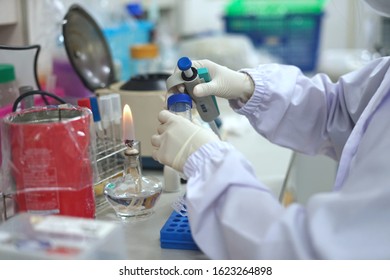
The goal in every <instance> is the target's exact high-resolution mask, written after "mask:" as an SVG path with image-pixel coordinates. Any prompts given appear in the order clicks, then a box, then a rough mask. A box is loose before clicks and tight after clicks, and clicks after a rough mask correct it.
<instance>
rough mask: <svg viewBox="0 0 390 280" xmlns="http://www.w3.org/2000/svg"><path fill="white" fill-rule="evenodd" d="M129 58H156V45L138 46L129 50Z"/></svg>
mask: <svg viewBox="0 0 390 280" xmlns="http://www.w3.org/2000/svg"><path fill="white" fill-rule="evenodd" d="M130 53H131V57H132V58H136V59H143V58H156V57H157V56H158V46H157V45H156V44H138V45H133V46H132V47H131V49H130Z"/></svg>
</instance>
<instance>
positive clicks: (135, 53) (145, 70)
mask: <svg viewBox="0 0 390 280" xmlns="http://www.w3.org/2000/svg"><path fill="white" fill-rule="evenodd" d="M130 52H131V60H132V64H133V70H132V75H145V74H150V73H156V72H158V71H159V61H158V57H159V49H158V46H157V45H156V44H137V45H134V46H132V47H131V49H130Z"/></svg>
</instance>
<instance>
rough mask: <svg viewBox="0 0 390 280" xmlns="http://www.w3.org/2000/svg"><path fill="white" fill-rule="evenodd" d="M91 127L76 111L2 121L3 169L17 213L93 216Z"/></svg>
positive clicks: (31, 113)
mask: <svg viewBox="0 0 390 280" xmlns="http://www.w3.org/2000/svg"><path fill="white" fill-rule="evenodd" d="M90 128H91V113H90V111H89V110H87V109H85V108H81V107H76V108H60V107H54V108H39V109H30V110H24V111H22V112H20V113H12V114H9V115H7V116H6V117H5V118H4V127H3V133H4V134H5V135H3V137H6V139H5V140H7V141H3V144H5V145H7V146H8V147H9V149H5V150H7V151H9V153H8V154H6V155H3V168H6V171H9V172H7V174H8V175H7V176H9V178H8V179H9V180H7V181H8V182H9V184H11V185H12V186H11V187H10V186H6V188H7V189H12V190H13V191H14V192H15V198H16V212H29V213H34V214H52V215H54V214H59V215H67V216H76V217H85V218H94V217H95V196H94V190H93V165H92V160H91V131H90ZM3 140H4V139H3ZM3 151H4V149H3Z"/></svg>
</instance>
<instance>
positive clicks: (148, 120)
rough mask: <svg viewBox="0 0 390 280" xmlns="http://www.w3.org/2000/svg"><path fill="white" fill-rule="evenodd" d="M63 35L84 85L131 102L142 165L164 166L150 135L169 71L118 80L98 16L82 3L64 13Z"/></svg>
mask: <svg viewBox="0 0 390 280" xmlns="http://www.w3.org/2000/svg"><path fill="white" fill-rule="evenodd" d="M63 36H64V46H65V49H66V52H67V54H68V57H69V60H70V62H71V64H72V66H73V67H74V68H75V70H76V72H77V73H78V75H79V76H80V78H81V80H82V81H83V83H84V85H85V86H86V87H87V88H88V89H89V90H91V91H92V92H95V93H96V95H97V96H103V95H108V94H112V93H113V92H114V93H117V94H119V95H120V97H121V103H122V104H131V105H132V109H133V116H134V125H135V127H136V128H137V138H138V140H139V141H140V142H142V143H143V144H142V149H143V151H142V155H141V156H142V165H143V168H148V169H162V167H163V166H162V165H161V164H160V163H159V162H157V161H155V160H154V159H153V157H152V152H153V147H152V145H151V143H150V138H151V137H152V135H153V134H154V133H155V129H156V127H157V125H158V120H157V117H156V116H157V114H158V112H159V111H161V108H163V107H164V105H165V101H166V100H165V95H166V86H165V81H166V79H167V78H168V77H169V75H168V74H166V73H151V74H148V75H136V76H134V77H132V78H131V79H130V80H128V81H119V82H118V81H116V78H115V77H116V75H115V73H114V70H115V68H114V63H113V60H112V56H111V53H110V49H109V47H108V45H107V42H106V40H105V37H104V35H103V33H102V31H101V30H100V29H99V26H98V25H97V23H96V22H95V20H94V19H93V18H92V17H91V16H90V15H89V14H88V13H87V12H86V11H85V10H84V9H83V8H82V7H80V6H79V5H72V6H71V7H70V8H69V10H68V12H67V14H66V15H65V17H64V24H63ZM145 108H147V110H145Z"/></svg>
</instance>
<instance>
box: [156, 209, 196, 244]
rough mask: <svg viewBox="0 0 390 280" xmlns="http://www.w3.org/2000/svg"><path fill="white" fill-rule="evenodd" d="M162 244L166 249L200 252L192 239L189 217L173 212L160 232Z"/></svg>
mask: <svg viewBox="0 0 390 280" xmlns="http://www.w3.org/2000/svg"><path fill="white" fill-rule="evenodd" d="M160 244H161V248H164V249H184V250H199V248H198V246H197V245H196V243H195V241H194V239H193V238H192V234H191V228H190V225H189V223H188V217H186V216H182V215H181V214H179V213H177V212H176V211H173V212H172V214H171V215H170V216H169V218H168V220H167V221H166V222H165V224H164V226H163V227H162V228H161V230H160Z"/></svg>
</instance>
